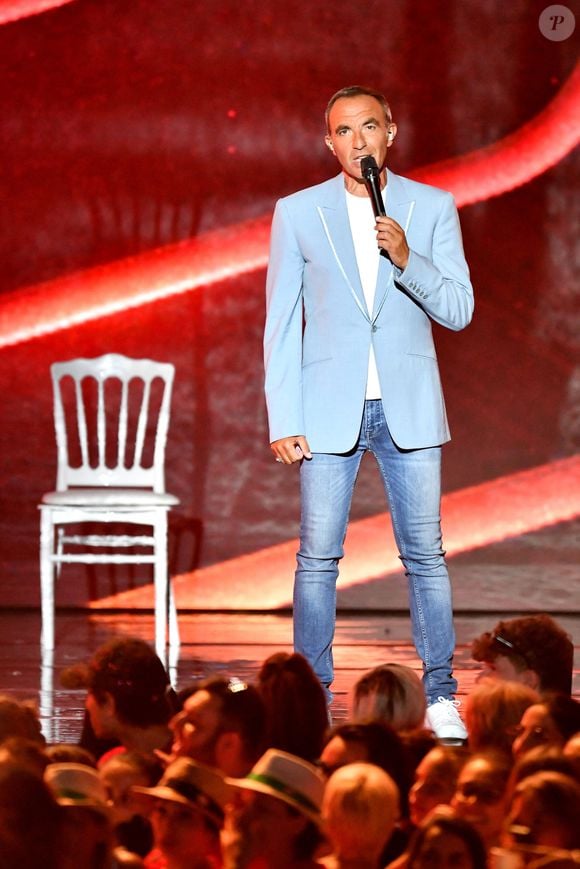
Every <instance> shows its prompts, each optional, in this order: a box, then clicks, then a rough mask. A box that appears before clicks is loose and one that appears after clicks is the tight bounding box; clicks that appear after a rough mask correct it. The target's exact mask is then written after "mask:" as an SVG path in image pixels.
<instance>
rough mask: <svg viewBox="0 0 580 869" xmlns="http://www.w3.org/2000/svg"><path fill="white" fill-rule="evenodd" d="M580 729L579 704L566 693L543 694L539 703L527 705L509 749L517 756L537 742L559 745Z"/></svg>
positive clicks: (538, 743) (537, 743) (561, 745)
mask: <svg viewBox="0 0 580 869" xmlns="http://www.w3.org/2000/svg"><path fill="white" fill-rule="evenodd" d="M578 731H580V703H578V701H577V700H574V699H573V698H572V697H569V696H568V695H566V694H550V695H547V696H546V697H545V698H544V700H543V701H542V702H541V703H536V704H534V705H533V706H529V707H528V708H527V709H526V711H525V712H524V714H523V715H522V720H521V722H520V726H519V728H518V730H517V733H516V736H515V739H514V742H513V752H514V755H515V756H516V757H520V756H521V755H522V754H524V753H525V752H526V751H529V750H530V748H534V747H535V746H537V745H555V746H557V747H559V748H563V747H564V745H565V744H566V742H567V741H568V740H569V739H570V737H571V736H574V734H575V733H577V732H578Z"/></svg>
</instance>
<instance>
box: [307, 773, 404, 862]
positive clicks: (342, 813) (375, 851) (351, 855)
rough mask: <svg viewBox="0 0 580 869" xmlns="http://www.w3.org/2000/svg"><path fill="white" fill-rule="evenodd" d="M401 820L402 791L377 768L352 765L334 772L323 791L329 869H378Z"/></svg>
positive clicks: (323, 812)
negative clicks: (351, 868) (400, 800)
mask: <svg viewBox="0 0 580 869" xmlns="http://www.w3.org/2000/svg"><path fill="white" fill-rule="evenodd" d="M398 817H399V792H398V789H397V786H396V784H395V783H394V781H393V780H392V778H391V777H390V776H389V775H387V773H386V772H384V770H382V769H380V767H378V766H374V765H373V764H369V763H351V764H347V766H343V767H341V768H340V769H338V770H337V771H336V772H334V773H333V774H332V775H331V776H330V778H329V780H328V782H327V784H326V789H325V791H324V797H323V800H322V820H323V826H324V832H325V834H326V836H327V838H328V840H329V842H330V845H331V847H332V854H331V856H330V857H328V858H325V859H324V860H323V863H324V864H325V865H326V866H328V867H329V869H349V867H353V869H354V867H356V869H377V867H378V866H381V865H383V864H382V861H381V855H382V854H383V853H384V850H385V847H386V845H387V842H388V841H389V839H390V837H391V835H392V833H393V831H394V829H395V824H396V822H397V820H398Z"/></svg>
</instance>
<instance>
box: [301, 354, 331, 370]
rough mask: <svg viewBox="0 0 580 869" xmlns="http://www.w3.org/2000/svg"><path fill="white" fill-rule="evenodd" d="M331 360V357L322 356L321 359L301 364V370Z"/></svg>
mask: <svg viewBox="0 0 580 869" xmlns="http://www.w3.org/2000/svg"><path fill="white" fill-rule="evenodd" d="M331 359H332V356H323V357H322V359H309V360H308V362H305V361H303V362H302V370H303V371H304V369H305V368H310V366H311V365H318V363H319V362H329V361H330V360H331Z"/></svg>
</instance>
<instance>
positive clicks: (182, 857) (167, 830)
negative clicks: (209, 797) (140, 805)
mask: <svg viewBox="0 0 580 869" xmlns="http://www.w3.org/2000/svg"><path fill="white" fill-rule="evenodd" d="M151 824H152V826H153V833H154V836H155V845H156V846H157V847H158V848H159V849H160V851H161V852H162V854H163V856H164V857H166V858H168V859H170V860H172V861H174V862H173V863H172V865H184V866H185V865H192V866H194V865H196V862H197V858H199V855H200V854H209V853H213V852H215V851H216V850H217V847H218V835H217V833H212V832H211V830H210V828H209V827H208V825H207V824H206V823H205V821H204V818H203V815H202V814H201V813H200V812H199V811H197V809H195V808H193V807H190V806H186V805H184V804H181V803H173V802H171V801H170V800H158V801H157V803H156V804H155V807H154V809H153V811H152V813H151ZM190 861H191V864H190Z"/></svg>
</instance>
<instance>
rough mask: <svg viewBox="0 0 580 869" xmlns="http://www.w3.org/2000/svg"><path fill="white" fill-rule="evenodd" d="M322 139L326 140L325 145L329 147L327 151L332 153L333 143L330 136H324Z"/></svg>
mask: <svg viewBox="0 0 580 869" xmlns="http://www.w3.org/2000/svg"><path fill="white" fill-rule="evenodd" d="M324 141H325V142H326V147H327V148H328V149H329V151H332V153H333V154H334V145H333V144H332V139H331V138H330V136H325V137H324Z"/></svg>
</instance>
